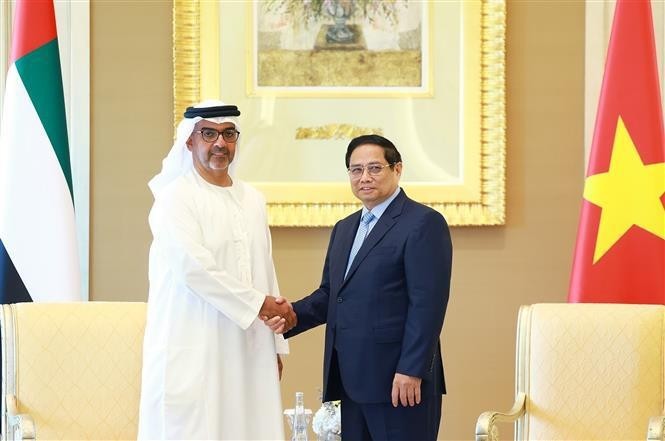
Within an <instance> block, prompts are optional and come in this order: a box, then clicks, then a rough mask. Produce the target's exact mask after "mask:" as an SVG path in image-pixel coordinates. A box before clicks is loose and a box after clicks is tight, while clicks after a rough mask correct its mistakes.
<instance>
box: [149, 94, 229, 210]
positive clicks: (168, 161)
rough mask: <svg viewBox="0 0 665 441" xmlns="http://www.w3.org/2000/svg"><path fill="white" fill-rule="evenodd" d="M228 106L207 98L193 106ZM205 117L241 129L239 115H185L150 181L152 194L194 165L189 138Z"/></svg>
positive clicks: (199, 107)
mask: <svg viewBox="0 0 665 441" xmlns="http://www.w3.org/2000/svg"><path fill="white" fill-rule="evenodd" d="M221 106H227V104H225V103H224V102H222V101H218V100H206V101H202V102H200V103H198V104H195V105H194V106H192V107H193V108H194V109H206V108H213V107H221ZM202 119H205V120H206V121H210V122H213V123H215V124H221V123H225V122H230V123H233V125H234V126H235V128H236V130H237V131H240V125H239V124H238V117H237V116H207V117H205V118H203V117H201V116H195V117H193V118H188V117H185V118H183V119H182V121H180V123H179V124H178V128H177V129H176V137H175V142H174V143H173V147H172V148H171V151H170V152H169V154H168V155H166V158H164V160H163V161H162V171H160V172H159V173H158V174H157V175H155V177H153V178H152V179H151V180H150V182H148V187H150V190H151V191H152V194H153V195H154V196H155V197H157V194H158V193H159V192H161V191H162V189H163V188H164V187H166V186H167V185H168V184H169V183H171V182H172V181H173V180H174V179H176V178H177V177H178V176H180V175H182V174H184V173H186V172H188V171H189V170H191V169H192V168H193V167H194V163H193V162H192V152H190V151H189V149H188V148H187V140H188V139H189V137H190V136H191V135H192V132H193V131H194V126H195V125H196V123H197V122H199V121H201V120H202ZM238 147H239V146H238V142H236V153H235V156H234V158H233V162H232V163H231V165H230V166H229V174H230V175H231V176H233V172H234V170H235V165H236V163H237V162H238Z"/></svg>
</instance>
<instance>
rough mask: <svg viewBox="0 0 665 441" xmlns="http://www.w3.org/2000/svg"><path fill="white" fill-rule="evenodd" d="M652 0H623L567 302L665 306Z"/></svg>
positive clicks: (662, 166)
mask: <svg viewBox="0 0 665 441" xmlns="http://www.w3.org/2000/svg"><path fill="white" fill-rule="evenodd" d="M658 83H659V82H658V67H657V64H656V48H655V44H654V34H653V24H652V17H651V4H650V3H649V1H648V0H618V1H617V3H616V11H615V14H614V22H613V25H612V35H611V38H610V43H609V46H608V52H607V60H606V64H605V76H604V78H603V84H602V88H601V94H600V103H599V105H598V113H597V116H596V126H595V129H594V137H593V143H592V146H591V153H590V157H589V166H588V170H587V177H586V181H585V183H584V200H583V202H582V212H581V218H580V223H579V229H578V233H577V246H576V250H575V259H574V263H573V271H572V277H571V284H570V291H569V296H568V300H569V301H571V302H607V303H654V304H659V303H660V304H662V303H665V143H664V141H663V113H662V108H661V101H660V87H659V84H658Z"/></svg>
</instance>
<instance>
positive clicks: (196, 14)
mask: <svg viewBox="0 0 665 441" xmlns="http://www.w3.org/2000/svg"><path fill="white" fill-rule="evenodd" d="M465 1H466V0H465ZM218 7H219V6H218V2H216V1H200V0H174V3H173V17H174V19H173V70H174V81H173V94H174V110H173V111H174V125H175V124H177V122H178V121H179V120H180V118H181V115H182V113H183V111H184V109H185V108H186V106H187V105H189V104H190V103H194V102H197V101H200V100H201V99H202V97H203V96H206V95H210V93H211V92H213V91H214V90H219V89H218V87H219V85H218V84H217V83H215V81H214V80H212V81H211V79H210V78H202V75H201V72H202V62H201V60H202V57H201V53H202V48H201V44H202V41H203V40H202V38H201V37H202V32H201V20H202V19H207V18H213V19H214V18H216V17H218V14H219V12H218ZM480 10H481V14H480V15H481V18H480V20H481V25H480V31H481V38H480V46H481V50H480V64H481V66H480V77H481V79H480V85H481V87H480V91H479V97H480V101H481V102H480V109H481V111H480V116H479V121H480V135H479V136H480V160H481V168H480V198H479V200H478V199H476V198H473V200H468V201H460V202H451V203H436V202H435V203H428V205H430V206H431V207H432V208H434V209H436V210H438V211H440V212H441V213H444V214H445V216H446V219H447V220H448V223H449V224H450V225H454V226H480V225H503V224H505V222H506V218H505V208H506V201H505V170H506V136H505V132H506V112H505V33H506V4H505V0H480ZM203 11H204V13H203V14H202V12H203ZM239 26H240V24H239ZM206 44H209V40H208V43H206ZM203 50H205V51H212V52H211V53H213V54H219V48H210V47H205V48H204V49H203ZM206 53H208V52H206ZM205 59H208V58H204V60H205ZM212 77H216V79H217V80H218V72H217V73H216V75H213V76H212ZM206 91H208V92H207V93H206ZM343 126H344V127H343ZM357 129H360V130H362V131H363V132H365V129H364V128H358V127H355V126H353V125H344V124H339V125H337V124H333V125H330V126H322V127H305V128H299V129H298V133H297V134H296V137H297V136H304V137H307V138H312V137H313V138H312V139H314V138H316V139H337V138H338V137H339V136H343V137H346V136H348V135H347V133H356V132H355V131H356V130H357ZM340 130H341V131H342V132H344V135H337V134H338V133H340ZM372 130H374V129H372ZM317 137H319V138H317ZM470 199H471V198H470ZM359 207H360V204H356V203H347V202H339V203H310V202H303V203H271V202H269V203H268V217H269V222H270V225H271V226H289V227H319V226H331V225H334V224H335V222H337V221H338V220H339V219H341V218H342V217H344V216H347V215H348V214H350V213H352V212H354V211H356V210H358V209H359Z"/></svg>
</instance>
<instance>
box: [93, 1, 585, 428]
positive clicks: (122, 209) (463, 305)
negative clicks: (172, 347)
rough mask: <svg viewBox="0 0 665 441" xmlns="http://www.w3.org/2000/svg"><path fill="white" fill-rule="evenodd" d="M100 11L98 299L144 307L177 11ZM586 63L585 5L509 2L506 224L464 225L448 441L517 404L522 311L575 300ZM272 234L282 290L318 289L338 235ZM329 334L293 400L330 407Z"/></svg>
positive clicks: (458, 246) (308, 341) (450, 341)
mask: <svg viewBox="0 0 665 441" xmlns="http://www.w3.org/2000/svg"><path fill="white" fill-rule="evenodd" d="M91 14H92V26H91V32H92V36H91V39H92V54H91V63H92V75H91V88H92V97H91V102H92V152H91V156H92V164H91V195H92V201H91V207H92V213H91V268H90V283H91V289H90V291H91V297H92V299H93V300H145V299H146V292H147V276H146V271H147V251H148V246H149V242H150V235H149V230H148V228H147V221H146V217H147V213H148V210H149V208H150V204H151V200H152V199H151V196H150V193H149V191H148V189H147V187H146V182H147V181H148V179H149V178H150V177H151V176H152V175H153V174H154V173H155V172H156V171H157V170H158V169H159V166H160V161H161V159H162V157H163V156H164V155H165V154H166V151H167V150H168V148H169V147H170V144H171V123H172V122H171V103H172V96H171V74H172V68H171V47H170V38H171V3H170V2H133V1H131V2H120V1H100V0H93V1H92V5H91ZM583 55H584V3H583V2H582V1H577V2H570V1H561V2H558V1H549V2H540V1H511V2H509V3H508V27H507V115H508V133H507V143H508V147H507V158H508V168H507V179H506V180H507V196H506V200H507V207H508V212H507V225H505V226H502V227H484V228H454V229H453V231H452V234H453V241H454V246H455V257H454V265H453V283H452V293H451V301H450V305H449V309H448V314H447V318H446V322H445V325H444V332H443V349H444V361H445V366H446V374H447V380H448V390H449V393H448V396H447V397H446V398H445V399H444V409H443V425H442V430H441V433H440V437H441V438H442V439H471V438H472V437H473V430H474V425H475V419H476V417H477V416H478V414H479V413H480V412H482V411H483V410H487V409H490V408H494V409H507V408H508V407H510V405H511V404H512V398H513V358H514V333H515V320H516V314H517V309H518V306H519V305H520V304H524V303H534V302H543V301H554V302H560V301H565V298H566V292H567V285H568V275H569V271H570V266H571V258H572V251H573V245H574V240H575V230H576V224H577V216H578V211H579V206H580V204H581V199H580V198H581V191H582V179H583V153H582V152H583V136H584V135H583V122H584V114H583V113H584V102H583V96H584V90H583V86H584V59H583ZM405 159H406V165H407V166H408V158H405ZM272 232H273V241H274V250H275V261H276V266H277V272H278V276H279V279H280V284H281V289H282V292H283V293H284V294H285V295H286V296H287V297H289V298H290V299H297V298H299V297H300V296H302V295H304V294H306V293H308V292H309V291H310V290H312V289H313V288H314V287H316V286H317V284H318V281H319V278H320V273H321V265H322V262H323V257H324V254H325V249H326V246H327V242H328V235H329V233H330V229H328V228H314V229H289V228H274V229H273V231H272ZM322 335H323V334H322V332H321V330H320V329H319V330H316V331H314V332H311V333H309V335H304V336H302V337H298V338H297V339H294V340H293V342H292V343H291V349H292V352H293V354H292V355H290V356H289V357H288V359H287V360H286V362H285V364H286V367H285V369H286V372H285V378H284V381H283V389H284V397H285V404H286V405H290V404H291V402H292V397H293V393H294V392H295V390H296V389H299V390H303V391H304V392H305V394H306V395H305V396H306V400H307V402H306V404H307V405H308V406H309V407H312V408H317V407H318V405H317V404H316V403H315V398H316V388H317V387H319V386H320V383H321V351H322V349H321V347H322V338H323V337H322ZM505 430H506V431H507V433H506V434H509V433H511V430H512V428H511V427H505Z"/></svg>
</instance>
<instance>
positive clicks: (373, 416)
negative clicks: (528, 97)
mask: <svg viewBox="0 0 665 441" xmlns="http://www.w3.org/2000/svg"><path fill="white" fill-rule="evenodd" d="M346 166H347V168H348V171H349V178H350V181H351V190H352V191H353V194H354V195H355V196H356V197H357V198H358V199H359V200H360V201H361V202H362V203H363V208H362V210H361V211H359V212H356V213H354V214H352V215H351V216H349V217H347V218H345V219H342V220H341V221H339V222H338V223H337V224H336V225H335V227H334V228H333V230H332V233H331V236H330V244H329V245H328V253H327V256H326V260H325V265H324V268H323V277H322V280H321V286H320V287H319V288H318V289H317V290H316V291H314V292H313V293H312V294H310V295H309V296H307V297H305V298H303V299H301V300H299V301H296V302H294V303H293V308H294V310H295V312H296V314H297V317H298V324H297V325H296V326H295V327H294V328H293V329H291V330H289V331H288V332H286V333H285V334H284V336H285V337H287V338H290V337H293V336H295V335H297V334H299V333H301V332H304V331H307V330H308V329H311V328H313V327H315V326H318V325H321V324H323V323H326V324H327V328H326V339H325V354H324V364H323V400H324V401H330V400H341V402H342V407H341V408H342V438H343V439H344V441H353V440H368V439H372V440H435V439H436V437H437V433H438V430H439V421H440V417H441V397H442V395H443V394H444V393H445V390H446V388H445V383H444V377H443V364H442V361H441V349H440V342H439V335H440V333H441V328H442V326H443V319H444V316H445V313H446V306H447V303H448V294H449V289H450V272H451V262H452V245H451V240H450V234H449V231H448V226H447V224H446V221H445V219H444V218H443V216H441V214H439V213H438V212H436V211H434V210H433V209H431V208H429V207H427V206H425V205H422V204H419V203H417V202H415V201H413V200H411V199H409V198H408V197H407V196H406V194H405V193H404V190H402V189H401V188H400V187H399V179H400V176H401V174H402V159H401V156H400V153H399V152H398V151H397V149H396V148H395V146H394V145H393V143H392V142H391V141H389V140H388V139H386V138H384V137H382V136H378V135H365V136H360V137H358V138H355V139H353V140H352V141H351V142H350V144H349V146H348V149H347V152H346ZM266 323H267V324H268V325H269V326H271V328H272V329H273V330H275V331H276V332H280V331H283V330H284V327H283V326H284V325H283V321H282V322H280V321H279V318H276V319H272V320H268V321H267V322H266Z"/></svg>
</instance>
